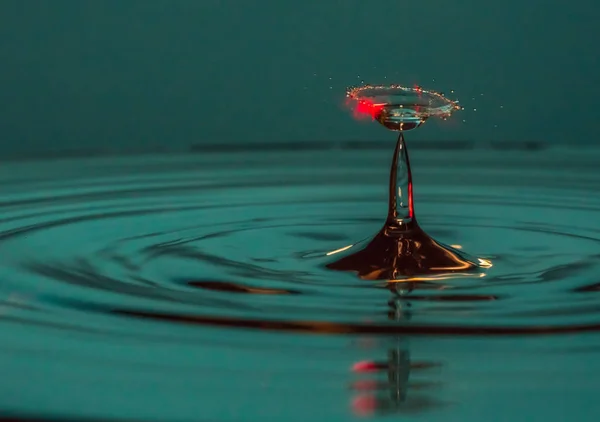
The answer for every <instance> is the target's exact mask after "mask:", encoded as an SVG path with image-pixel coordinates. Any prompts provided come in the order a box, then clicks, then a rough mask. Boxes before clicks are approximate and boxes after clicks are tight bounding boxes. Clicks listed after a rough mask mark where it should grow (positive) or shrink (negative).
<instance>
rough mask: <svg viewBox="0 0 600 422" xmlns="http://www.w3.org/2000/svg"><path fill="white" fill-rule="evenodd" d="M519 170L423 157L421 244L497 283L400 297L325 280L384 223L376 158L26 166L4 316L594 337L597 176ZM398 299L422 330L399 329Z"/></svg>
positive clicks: (581, 164)
mask: <svg viewBox="0 0 600 422" xmlns="http://www.w3.org/2000/svg"><path fill="white" fill-rule="evenodd" d="M452 154H455V155H456V157H453V156H452ZM519 154H521V155H516V153H514V152H513V153H500V154H499V153H498V152H494V153H489V152H487V153H486V152H477V151H472V152H470V156H469V155H468V154H467V155H465V153H464V151H461V152H460V154H459V153H451V154H450V155H449V154H447V153H445V154H443V157H442V154H440V153H437V154H436V153H433V152H419V151H417V152H416V153H415V154H414V155H415V161H416V164H415V165H414V167H415V180H416V185H415V186H416V188H415V191H416V193H415V198H416V204H417V208H418V210H419V215H421V216H422V217H421V221H422V222H423V223H422V224H423V226H424V228H426V230H427V231H428V232H429V233H431V234H432V235H434V236H435V237H436V238H439V239H441V240H442V241H444V242H445V243H448V244H459V245H464V246H465V247H467V248H468V250H471V251H474V252H476V253H477V254H479V255H480V256H486V257H489V258H491V259H492V261H493V263H494V267H493V268H492V269H491V270H489V271H488V273H487V276H486V277H484V278H477V279H467V278H465V279H453V280H435V281H432V282H423V283H421V284H417V286H416V290H415V291H413V292H412V294H411V295H408V296H407V297H406V298H403V299H397V298H395V297H394V296H393V295H390V293H389V292H388V291H387V290H386V289H385V288H384V287H385V286H382V285H381V284H376V283H368V282H365V281H364V280H360V279H358V278H356V277H354V276H353V275H352V274H337V273H335V272H331V271H328V270H327V269H326V268H325V267H324V264H325V263H326V262H327V259H328V257H327V256H326V255H325V253H326V252H327V251H331V250H335V249H338V248H341V247H344V246H346V245H349V244H352V243H355V242H356V241H359V240H361V239H363V238H365V237H368V236H370V235H372V234H373V233H375V232H376V230H377V228H378V227H379V225H380V224H381V221H382V218H383V216H384V201H385V198H384V194H385V166H384V165H380V164H378V163H381V164H384V163H385V161H384V154H382V152H380V151H360V152H357V151H352V150H346V151H330V152H327V151H325V152H323V151H321V152H319V153H315V152H312V153H308V152H302V153H299V152H297V151H294V152H290V153H277V154H275V153H272V154H265V153H261V154H252V153H244V154H241V153H239V154H236V153H228V154H222V153H213V154H206V155H189V156H165V157H159V156H144V157H139V158H131V157H127V158H119V159H115V158H102V159H92V160H73V161H60V162H37V163H33V162H30V163H21V164H13V165H11V167H7V168H5V170H4V173H3V176H4V179H3V186H2V189H3V192H4V195H3V199H2V203H1V204H0V205H1V209H2V217H1V219H0V252H1V256H2V259H1V263H0V265H1V271H2V276H3V282H2V284H1V286H0V288H1V292H2V295H3V296H4V305H3V308H4V311H3V313H4V314H6V315H11V314H13V313H16V314H18V315H20V317H21V318H26V319H27V320H28V321H31V322H32V323H35V322H36V321H38V322H39V321H40V317H41V316H42V315H44V316H43V318H42V319H43V321H44V322H45V323H47V322H48V321H49V319H56V322H65V321H69V322H70V323H75V324H76V325H78V326H81V327H82V328H85V327H88V326H93V325H94V324H96V323H97V321H96V318H98V317H102V318H104V317H107V316H109V317H111V318H117V319H116V320H119V321H121V320H122V321H123V324H124V325H122V326H123V327H125V326H126V321H127V320H130V319H131V318H133V317H140V318H150V319H152V318H154V319H158V320H164V321H170V322H173V323H188V324H203V325H217V326H240V327H255V328H263V329H275V330H293V331H295V330H300V331H309V332H310V331H312V332H339V333H348V332H390V333H392V332H411V333H418V332H423V333H431V332H439V333H443V332H449V333H464V334H469V333H481V332H485V333H488V334H493V333H499V334H501V333H513V334H514V333H519V332H522V333H543V332H562V331H572V330H596V329H598V328H599V327H600V305H598V303H597V294H598V293H597V291H598V290H600V288H598V283H599V280H598V274H600V267H599V265H600V259H599V258H600V252H599V250H600V249H599V246H600V228H599V226H598V220H597V218H596V216H597V215H598V212H599V211H600V199H598V197H597V196H595V195H592V194H591V191H590V188H591V187H592V186H594V184H595V183H598V182H600V180H599V179H600V178H599V177H598V176H597V172H595V171H594V167H593V165H592V163H593V162H594V161H593V159H592V158H590V157H589V155H588V157H587V160H588V161H586V160H583V159H582V158H581V157H579V156H578V157H577V160H576V161H575V162H576V163H577V166H573V167H568V166H567V167H564V162H563V160H562V153H561V152H549V153H545V155H543V156H542V155H540V154H539V153H528V155H522V153H519ZM586 163H588V166H587V167H586ZM561 166H562V167H561ZM17 169H18V171H17ZM13 170H14V171H13ZM398 301H400V302H402V303H401V307H403V308H406V307H407V306H409V307H410V312H409V313H410V321H409V322H407V321H404V322H398V321H397V320H396V319H394V318H392V319H390V317H389V315H390V311H391V310H393V309H395V307H397V306H400V305H398V303H396V302H398ZM12 308H14V309H12ZM16 309H18V311H17V310H16ZM48 313H50V314H51V317H50V318H49V316H48ZM117 316H118V317H117ZM118 325H121V324H118ZM147 329H148V330H150V331H152V325H151V324H150V325H148V326H147Z"/></svg>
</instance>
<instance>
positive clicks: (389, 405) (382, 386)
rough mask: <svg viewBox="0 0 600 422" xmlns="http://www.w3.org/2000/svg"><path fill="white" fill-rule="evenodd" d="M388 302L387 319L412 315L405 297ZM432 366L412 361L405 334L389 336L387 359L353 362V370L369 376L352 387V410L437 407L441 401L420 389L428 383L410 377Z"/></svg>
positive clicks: (402, 320)
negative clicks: (354, 391)
mask: <svg viewBox="0 0 600 422" xmlns="http://www.w3.org/2000/svg"><path fill="white" fill-rule="evenodd" d="M388 304H389V306H390V311H389V313H388V318H389V319H390V320H392V321H396V322H399V323H406V322H408V321H409V320H410V319H411V313H410V303H409V302H408V301H407V300H406V299H403V298H399V297H395V298H393V299H392V300H390V302H389V303H388ZM386 341H387V340H386ZM434 366H438V364H436V363H434V362H412V361H411V356H410V344H409V339H408V337H406V336H398V337H396V338H394V339H392V344H391V345H390V346H389V347H388V349H387V360H386V361H375V360H372V361H371V360H365V361H361V362H358V363H356V364H355V365H354V366H353V371H354V372H356V373H360V374H367V375H368V376H369V379H367V380H360V381H357V382H355V383H354V384H353V387H354V389H355V390H357V391H358V394H357V396H356V397H355V398H354V400H353V402H352V407H353V411H354V413H355V414H357V415H359V416H370V415H373V414H389V413H403V412H420V411H426V410H429V409H431V408H433V407H437V406H438V405H440V404H441V403H440V402H438V401H437V400H434V399H432V398H431V397H430V396H428V395H425V394H423V393H422V392H421V391H420V390H423V389H425V388H428V387H431V386H432V384H431V383H427V382H423V381H421V382H415V381H413V382H411V381H410V378H411V373H412V372H414V371H420V370H427V369H430V368H432V367H434ZM384 374H385V375H387V376H386V377H385V378H382V377H381V375H384ZM411 392H412V393H411Z"/></svg>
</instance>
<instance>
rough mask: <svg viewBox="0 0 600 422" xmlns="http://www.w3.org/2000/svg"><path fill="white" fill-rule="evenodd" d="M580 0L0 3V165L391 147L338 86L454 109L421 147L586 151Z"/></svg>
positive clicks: (590, 72) (595, 84) (592, 68)
mask: <svg viewBox="0 0 600 422" xmlns="http://www.w3.org/2000/svg"><path fill="white" fill-rule="evenodd" d="M599 18H600V6H599V5H598V2H597V1H594V0H571V1H563V0H527V1H523V0H504V1H494V2H491V1H490V2H483V1H481V0H455V1H441V0H440V1H438V0H431V1H424V2H415V1H404V0H377V1H364V0H302V1H294V2H292V1H282V0H259V1H244V0H102V1H100V0H2V1H1V2H0V63H1V70H0V134H1V136H2V137H1V141H0V153H2V154H3V155H4V156H5V157H6V156H9V155H20V154H23V153H32V152H33V151H35V152H37V153H50V152H52V151H53V152H59V153H64V152H66V151H88V150H90V151H91V150H96V151H98V150H100V151H106V150H110V151H114V150H129V151H135V150H140V149H155V150H161V149H174V150H182V151H185V150H187V149H189V148H190V146H192V145H196V146H198V145H201V146H202V145H209V144H228V143H251V142H266V143H275V142H277V143H279V142H281V143H300V142H306V141H346V140H363V141H364V140H373V141H377V140H391V139H393V136H392V137H391V138H390V134H389V133H387V132H386V131H385V130H384V129H382V128H381V127H379V125H373V124H368V123H366V122H354V121H352V118H351V117H350V115H349V113H347V111H346V110H345V109H344V94H345V89H346V87H347V86H349V85H354V84H359V83H361V81H364V82H367V83H401V84H406V85H414V84H418V85H421V86H423V87H424V88H425V89H434V90H439V91H442V92H444V93H445V94H447V95H448V96H449V97H451V98H453V99H458V100H460V102H461V103H462V105H463V106H464V107H465V110H464V111H463V112H462V113H459V114H458V115H456V116H455V117H453V119H451V120H450V121H447V122H436V123H435V124H428V125H427V126H426V127H425V128H424V129H420V130H419V131H416V132H415V134H414V135H413V134H411V136H412V137H413V138H418V139H423V140H446V139H451V140H459V141H462V140H466V141H472V142H473V141H474V142H480V143H482V144H485V143H488V142H508V141H510V142H523V141H525V142H543V143H551V144H557V143H567V144H569V145H571V144H574V145H584V144H587V145H595V144H596V142H597V135H596V124H597V121H598V117H599V112H598V106H597V103H598V97H599V96H600V88H599V86H600V84H599V82H600V76H599V74H598V65H599V63H598V60H599V58H598V57H599V54H598V47H597V42H598V40H600V25H598V22H599Z"/></svg>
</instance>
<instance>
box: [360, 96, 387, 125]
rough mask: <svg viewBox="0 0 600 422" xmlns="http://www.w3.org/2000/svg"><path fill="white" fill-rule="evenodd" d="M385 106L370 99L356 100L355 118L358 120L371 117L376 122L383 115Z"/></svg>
mask: <svg viewBox="0 0 600 422" xmlns="http://www.w3.org/2000/svg"><path fill="white" fill-rule="evenodd" d="M384 107H385V104H375V103H373V101H371V100H369V99H360V100H355V107H354V116H355V117H356V118H361V117H366V116H368V117H370V118H371V119H372V120H375V119H377V118H378V117H379V115H380V114H381V111H382V110H383V108H384Z"/></svg>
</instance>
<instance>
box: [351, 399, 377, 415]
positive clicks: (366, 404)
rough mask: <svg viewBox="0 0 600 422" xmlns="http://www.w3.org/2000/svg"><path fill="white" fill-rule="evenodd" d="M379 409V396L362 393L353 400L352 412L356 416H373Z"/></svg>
mask: <svg viewBox="0 0 600 422" xmlns="http://www.w3.org/2000/svg"><path fill="white" fill-rule="evenodd" d="M376 410H377V398H376V397H375V396H374V395H372V394H361V395H359V396H357V397H355V398H354V400H352V412H353V413H354V414H355V415H356V416H362V417H365V416H372V415H373V414H374V413H375V411H376Z"/></svg>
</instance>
